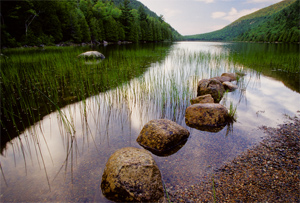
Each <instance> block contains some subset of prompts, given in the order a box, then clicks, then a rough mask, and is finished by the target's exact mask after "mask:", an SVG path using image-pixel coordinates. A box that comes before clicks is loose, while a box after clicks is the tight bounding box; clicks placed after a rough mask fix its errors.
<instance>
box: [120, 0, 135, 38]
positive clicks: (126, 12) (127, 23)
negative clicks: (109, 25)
mask: <svg viewBox="0 0 300 203" xmlns="http://www.w3.org/2000/svg"><path fill="white" fill-rule="evenodd" d="M129 4H130V1H129V0H124V3H123V6H122V7H121V11H122V14H121V16H120V22H121V23H122V25H123V28H124V31H125V38H126V40H129V35H130V29H131V24H132V21H133V16H132V14H131V9H130V7H129Z"/></svg>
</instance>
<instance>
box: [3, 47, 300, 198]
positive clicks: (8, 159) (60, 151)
mask: <svg viewBox="0 0 300 203" xmlns="http://www.w3.org/2000/svg"><path fill="white" fill-rule="evenodd" d="M170 46H171V47H170V51H169V53H168V55H167V56H166V57H165V58H164V59H163V60H161V61H159V62H156V63H152V64H150V65H149V67H148V69H147V70H146V71H145V72H144V73H143V74H142V75H140V76H139V77H135V78H133V79H131V80H129V81H128V82H126V83H123V85H121V86H118V87H114V88H113V89H110V90H107V91H104V92H101V93H99V94H98V95H95V96H92V97H90V98H88V99H86V100H85V101H84V102H77V103H73V104H70V105H67V106H65V107H64V108H63V109H62V111H63V112H64V113H65V115H66V116H67V118H68V120H69V122H70V123H71V125H72V126H74V128H75V131H76V132H73V131H69V129H68V127H66V126H65V124H64V122H63V121H62V119H61V117H60V115H59V113H58V112H53V113H51V114H48V115H46V116H44V117H43V118H42V120H40V121H39V122H37V123H35V124H34V125H33V126H31V127H29V128H27V129H26V130H25V131H24V132H23V133H22V134H21V135H20V136H19V137H17V138H15V139H13V140H12V141H11V142H10V143H7V145H6V148H5V149H4V150H3V153H2V154H1V156H0V161H1V167H2V175H1V179H0V181H1V201H2V202H7V201H15V202H20V201H25V202H29V201H30V202H33V201H45V202H46V201H60V202H62V201H71V202H74V201H78V202H90V201H97V202H110V201H109V200H106V199H105V197H103V195H102V193H101V189H100V183H101V177H102V173H103V170H104V167H105V164H106V162H107V160H108V158H109V156H110V155H111V154H112V153H114V152H115V151H116V150H117V149H120V148H123V147H129V146H131V147H137V148H141V147H140V146H139V145H138V144H137V142H136V138H137V137H138V134H139V132H140V131H141V129H142V127H143V126H144V125H145V124H146V123H147V122H148V121H150V120H152V119H159V118H166V119H170V120H173V121H175V122H177V123H178V124H180V125H182V126H184V127H186V128H187V129H188V130H189V131H190V133H191V134H190V137H189V139H188V140H187V142H186V143H185V145H184V146H183V147H182V148H180V149H179V150H178V151H177V152H176V153H174V154H172V155H169V156H165V157H158V156H156V155H153V157H154V159H155V160H156V162H157V164H158V166H159V168H160V170H161V173H162V176H163V179H164V181H165V182H166V184H167V186H168V187H171V186H176V185H182V186H184V185H189V184H195V183H197V182H199V181H200V180H203V179H204V178H205V177H210V174H211V173H212V172H213V170H214V169H216V168H218V167H220V166H222V165H223V164H224V163H226V162H228V161H230V160H232V159H233V158H234V157H236V156H237V155H239V154H241V153H242V152H243V151H245V150H246V149H247V148H249V147H251V146H253V145H255V144H257V143H259V142H260V141H261V140H262V138H263V137H264V136H265V134H264V133H263V132H262V131H260V130H259V129H258V127H259V126H262V125H266V126H272V127H276V126H277V125H278V124H280V123H283V122H285V121H286V116H295V115H297V111H299V110H300V105H299V104H300V94H299V88H298V87H297V85H298V84H299V83H298V82H297V81H296V82H291V81H288V80H289V79H290V78H292V80H295V79H294V78H293V77H295V74H293V76H291V77H289V75H288V73H285V72H283V71H281V70H277V69H275V68H274V67H270V69H264V70H263V71H260V72H261V73H258V72H257V71H258V70H257V69H255V68H254V67H252V66H251V65H249V62H247V63H244V64H243V60H237V61H235V62H233V61H231V62H229V61H228V60H227V58H226V57H227V56H229V55H230V53H232V52H234V53H236V52H239V51H241V52H242V51H243V49H245V46H249V47H250V48H251V47H254V46H255V47H258V49H259V50H261V49H260V48H265V46H266V45H264V44H243V45H242V46H241V45H240V44H231V43H212V42H209V43H208V42H178V43H174V44H172V45H170ZM268 46H272V47H273V48H272V47H271V48H268V49H270V50H273V49H278V47H279V46H280V45H268ZM291 46H292V45H291ZM111 47H112V48H113V46H111ZM241 47H242V48H241ZM106 49H109V47H107V48H106ZM247 50H248V49H247ZM250 50H251V49H250ZM270 50H269V51H270ZM289 50H291V51H292V52H294V51H299V50H297V49H295V50H294V48H293V47H292V48H291V49H289ZM121 51H122V50H120V52H121ZM252 51H253V52H254V50H252ZM270 52H271V51H270ZM271 53H272V52H271ZM264 54H266V55H267V54H268V53H267V52H265V53H264ZM108 57H109V56H108ZM105 60H107V59H105ZM258 63H259V62H258ZM276 68H277V67H276ZM235 71H242V72H245V73H246V76H245V77H243V78H241V79H240V80H239V82H238V83H237V85H238V86H239V89H238V90H236V91H234V92H230V93H227V94H226V95H225V96H224V98H223V100H222V101H221V102H220V103H222V104H223V105H225V106H227V107H228V108H229V106H230V102H232V103H233V104H234V106H236V107H237V122H236V123H234V124H233V126H232V128H229V127H225V128H224V129H222V130H221V131H219V132H217V133H210V132H205V131H199V130H196V129H192V128H189V127H187V126H186V125H185V120H184V115H185V109H186V108H187V107H188V106H189V105H190V102H189V100H190V99H191V98H192V97H195V96H196V88H197V82H198V81H199V80H200V79H206V78H211V77H215V76H220V75H221V74H222V73H223V72H235ZM296 75H297V74H296ZM298 75H299V74H298ZM285 78H288V79H285ZM295 78H296V79H299V76H297V77H295ZM287 84H288V85H287Z"/></svg>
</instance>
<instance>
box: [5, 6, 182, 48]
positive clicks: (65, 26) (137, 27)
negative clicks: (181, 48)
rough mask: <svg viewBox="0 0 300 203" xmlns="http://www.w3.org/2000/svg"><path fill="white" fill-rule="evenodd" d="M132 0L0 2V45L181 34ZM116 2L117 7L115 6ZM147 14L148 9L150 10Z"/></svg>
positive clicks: (167, 37)
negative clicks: (115, 0)
mask: <svg viewBox="0 0 300 203" xmlns="http://www.w3.org/2000/svg"><path fill="white" fill-rule="evenodd" d="M131 2H132V3H134V2H137V1H135V0H122V2H120V1H118V4H115V3H114V1H113V0H111V1H108V0H70V1H35V0H25V1H3V2H1V47H3V46H5V47H17V46H22V45H28V46H32V45H40V44H45V45H51V44H55V43H60V42H72V43H82V42H86V43H90V42H92V43H100V42H103V41H108V42H117V41H130V42H139V41H148V42H153V41H163V40H170V41H172V40H177V39H178V38H180V37H181V35H180V34H179V33H178V32H177V31H175V30H174V29H173V28H172V27H171V26H170V25H169V24H168V23H166V22H165V21H164V19H163V16H160V17H157V16H155V15H152V16H150V15H149V14H147V13H149V10H148V9H147V8H146V7H145V6H144V5H142V4H141V3H140V4H134V5H139V7H138V8H132V7H131V6H130V4H132V3H131ZM117 5H118V6H117ZM150 13H151V12H150Z"/></svg>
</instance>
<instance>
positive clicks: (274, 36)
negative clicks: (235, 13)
mask: <svg viewBox="0 0 300 203" xmlns="http://www.w3.org/2000/svg"><path fill="white" fill-rule="evenodd" d="M299 10H300V8H299V0H286V1H282V2H279V3H277V4H274V5H271V6H269V7H267V8H264V9H261V10H259V11H257V12H255V13H253V14H250V15H248V16H244V17H242V18H240V19H238V20H236V21H235V22H233V23H231V24H230V25H228V26H226V27H225V28H223V29H221V30H218V31H215V32H211V33H205V34H200V35H192V36H184V39H185V40H203V41H252V42H300V25H299V22H300V16H299Z"/></svg>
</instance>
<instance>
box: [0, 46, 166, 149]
mask: <svg viewBox="0 0 300 203" xmlns="http://www.w3.org/2000/svg"><path fill="white" fill-rule="evenodd" d="M151 46H152V47H151V48H150V49H149V47H145V48H142V49H138V50H137V49H134V48H130V49H128V47H129V46H126V48H125V46H124V47H123V48H122V46H120V47H119V49H120V50H119V51H115V50H112V51H109V52H107V53H105V54H106V55H107V56H106V59H105V60H103V61H101V62H100V63H91V64H90V65H87V64H85V61H84V60H80V59H78V58H77V57H76V56H77V55H79V54H80V53H82V52H84V51H87V50H90V47H45V48H44V49H39V48H15V49H6V50H3V53H4V54H5V55H6V56H7V57H5V58H3V57H1V59H0V65H1V70H0V76H1V94H2V95H1V104H2V105H1V112H2V116H3V119H1V128H2V132H4V133H3V134H2V135H3V136H7V137H9V136H10V138H9V139H8V141H9V140H11V139H12V138H13V137H16V136H17V135H18V134H19V133H20V132H21V131H23V130H24V129H25V128H26V127H27V126H30V125H32V124H34V123H35V122H37V121H39V120H40V119H41V118H42V117H43V116H45V115H47V114H49V113H51V112H53V111H58V113H59V115H60V116H62V117H63V120H65V119H66V118H65V117H64V115H63V114H62V112H61V111H60V110H59V109H61V108H62V107H64V106H65V105H67V104H70V103H74V102H77V101H81V100H84V99H86V98H88V97H90V96H93V95H97V94H99V92H105V91H107V90H109V89H113V88H115V87H118V86H120V85H122V84H123V83H126V81H129V80H131V79H132V78H134V77H136V76H139V75H141V74H142V73H143V72H145V71H146V68H147V67H148V66H149V65H150V64H151V63H152V62H155V61H159V60H161V59H163V58H164V57H165V56H166V54H167V50H168V49H169V47H170V46H169V45H167V44H166V45H151ZM65 121H66V120H65ZM19 123H21V124H19ZM1 149H2V147H1ZM1 151H2V150H1Z"/></svg>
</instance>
